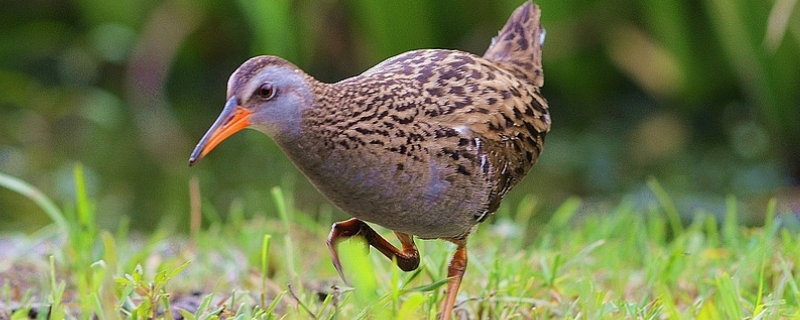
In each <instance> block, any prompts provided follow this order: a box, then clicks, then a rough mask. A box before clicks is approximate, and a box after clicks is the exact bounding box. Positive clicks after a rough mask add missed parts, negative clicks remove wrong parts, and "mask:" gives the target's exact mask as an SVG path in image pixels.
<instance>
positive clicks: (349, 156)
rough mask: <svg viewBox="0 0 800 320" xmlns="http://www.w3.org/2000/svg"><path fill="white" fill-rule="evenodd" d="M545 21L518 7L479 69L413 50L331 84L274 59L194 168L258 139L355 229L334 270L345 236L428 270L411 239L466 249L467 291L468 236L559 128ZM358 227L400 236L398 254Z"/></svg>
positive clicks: (338, 228)
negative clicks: (272, 145)
mask: <svg viewBox="0 0 800 320" xmlns="http://www.w3.org/2000/svg"><path fill="white" fill-rule="evenodd" d="M539 14H540V13H539V9H538V7H536V6H535V5H533V4H532V3H530V2H528V3H526V4H524V5H523V6H521V7H520V8H518V9H517V10H516V11H515V12H514V13H513V14H512V16H511V18H509V21H508V23H507V24H506V26H505V27H504V28H503V29H502V30H501V31H500V33H499V34H498V36H497V37H495V38H494V39H493V40H492V44H491V45H490V47H489V49H488V50H487V52H486V53H485V54H484V55H483V56H482V57H481V56H477V55H474V54H471V53H467V52H463V51H458V50H444V49H427V50H415V51H410V52H406V53H403V54H400V55H397V56H395V57H392V58H389V59H387V60H385V61H383V62H381V63H380V64H378V65H376V66H374V67H372V68H370V69H369V70H367V71H365V72H363V73H362V74H360V75H357V76H354V77H352V78H348V79H345V80H342V81H340V82H337V83H332V84H328V83H322V82H319V81H317V80H316V79H314V78H313V77H312V76H310V75H308V74H306V73H305V72H303V71H302V70H301V69H299V68H298V67H296V66H294V65H292V64H291V63H289V62H287V61H285V60H283V59H281V58H278V57H273V56H260V57H255V58H252V59H250V60H248V61H247V62H245V63H244V64H243V65H242V66H241V67H239V69H238V70H237V71H236V72H235V73H234V74H233V75H232V76H231V78H230V80H229V82H228V103H227V104H226V107H225V110H224V111H223V114H222V115H221V116H220V118H219V119H218V120H217V123H215V124H214V126H213V127H212V129H211V130H209V133H208V134H207V136H206V137H204V138H203V140H201V142H200V144H198V148H197V149H196V151H195V153H194V154H193V156H192V160H191V161H192V163H193V162H194V161H196V160H198V159H199V158H200V157H202V156H203V155H205V154H206V153H207V152H208V151H210V149H211V148H213V147H214V146H215V145H216V144H217V143H219V141H222V139H224V138H225V137H227V136H229V135H230V134H232V133H233V132H236V131H238V130H240V129H242V128H245V127H251V128H255V129H257V130H260V131H262V132H264V133H266V134H267V135H269V136H271V137H272V138H273V139H274V140H275V141H276V142H277V144H278V145H279V146H280V147H281V148H282V149H283V151H284V152H285V153H286V154H287V155H288V156H289V158H291V160H292V161H293V162H294V163H295V164H296V165H297V167H298V168H299V169H300V170H301V171H302V172H303V173H304V174H305V175H306V176H307V177H308V179H309V180H310V181H311V182H312V183H313V184H314V185H315V186H316V187H317V188H318V189H319V190H320V191H321V192H322V193H323V194H324V195H325V196H326V197H327V198H328V199H330V200H331V202H333V203H334V204H336V205H337V206H338V207H339V208H341V209H342V210H344V211H345V212H347V213H349V214H351V215H353V216H354V217H356V218H357V219H359V220H350V221H348V222H344V223H340V224H336V225H334V228H333V230H332V232H331V238H330V239H331V240H330V241H329V245H330V247H331V253H332V254H333V258H334V264H335V266H336V267H337V269H340V267H339V265H338V255H337V254H336V250H335V242H336V239H338V238H340V237H349V236H353V235H357V234H358V235H362V236H365V237H366V238H367V239H368V241H370V244H372V245H373V246H375V247H376V248H378V249H379V250H380V251H381V252H382V253H384V254H385V255H387V256H394V257H397V258H398V264H399V265H400V266H401V268H404V269H406V268H408V269H413V268H416V266H417V265H418V263H419V258H418V255H416V247H414V245H413V237H412V236H418V237H420V238H428V239H429V238H441V239H446V240H450V241H452V242H454V243H456V244H457V245H458V246H459V249H458V250H457V253H456V256H455V257H454V259H453V263H452V264H451V267H450V269H449V273H454V275H453V276H458V277H459V280H458V281H459V282H460V274H463V268H461V269H459V266H460V265H462V262H463V267H465V266H466V252H465V251H462V250H464V245H465V243H466V238H467V236H468V235H469V234H470V232H471V231H472V230H473V229H474V227H475V226H476V225H477V224H478V223H480V222H482V221H485V220H486V219H487V217H489V216H491V214H493V213H494V212H495V211H496V210H497V209H498V207H499V205H500V202H501V200H502V199H503V197H504V196H505V195H506V194H507V193H508V191H509V190H511V188H512V187H514V185H516V184H517V183H518V182H519V181H520V180H521V179H522V178H523V177H524V176H525V175H526V174H527V173H528V172H529V171H530V169H531V166H532V165H533V164H534V163H535V162H536V160H537V159H538V157H539V155H540V153H541V152H542V147H543V146H544V139H545V136H546V134H547V132H548V131H549V130H550V115H549V112H548V107H547V102H546V101H545V99H544V97H542V95H541V92H540V87H541V86H542V85H543V83H544V80H543V73H542V63H541V46H542V44H543V42H544V30H543V29H541V28H540V26H539ZM217 132H220V133H219V134H217ZM207 145H210V146H207ZM361 220H363V221H367V222H372V223H376V224H379V225H382V226H384V227H386V228H388V229H391V230H394V231H395V233H396V234H397V235H398V238H399V239H400V240H401V243H402V244H403V249H402V250H400V249H397V248H394V247H393V246H392V245H391V244H388V243H384V242H385V240H383V239H382V238H380V236H377V234H375V233H374V231H371V229H370V228H369V227H368V226H366V224H364V223H363V222H361ZM381 241H383V242H381ZM460 257H463V261H462V258H460ZM459 270H460V274H459ZM453 285H455V289H457V287H458V283H455V284H453V283H451V286H453ZM451 289H453V288H451ZM454 299H455V296H453V297H450V296H448V300H447V301H448V303H449V305H450V308H452V302H453V301H451V300H454ZM445 310H447V308H445Z"/></svg>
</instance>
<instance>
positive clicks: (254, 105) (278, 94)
mask: <svg viewBox="0 0 800 320" xmlns="http://www.w3.org/2000/svg"><path fill="white" fill-rule="evenodd" d="M313 81H314V80H313V78H311V77H310V76H308V75H307V74H306V73H304V72H303V71H302V70H300V68H298V67H296V66H295V65H293V64H291V63H290V62H288V61H286V60H283V59H281V58H278V57H274V56H259V57H254V58H251V59H250V60H247V61H246V62H245V63H243V64H242V65H241V66H240V67H239V68H238V69H236V71H235V72H234V73H233V74H232V75H231V77H230V79H228V100H227V102H226V103H225V108H223V109H222V113H221V114H220V115H219V117H217V120H216V121H214V124H213V125H211V128H209V129H208V132H206V134H205V135H204V136H203V138H202V139H201V140H200V142H199V143H198V144H197V147H195V149H194V152H192V155H191V157H190V158H189V165H194V164H195V163H196V162H197V161H200V159H202V158H203V157H204V156H205V155H206V154H208V153H209V152H211V150H212V149H214V147H216V146H217V145H218V144H219V143H220V142H222V141H223V140H225V139H226V138H228V137H230V136H231V135H233V134H234V133H236V132H239V131H241V130H242V129H245V128H253V129H256V130H258V131H261V132H263V133H265V134H267V135H268V136H270V137H272V138H273V139H281V138H286V137H291V136H295V135H296V134H298V133H299V130H300V115H301V111H302V109H303V108H306V107H309V106H311V105H312V104H313V101H314V100H313V99H314V98H313V97H314V96H313V92H312V86H313V85H314V83H312V82H313Z"/></svg>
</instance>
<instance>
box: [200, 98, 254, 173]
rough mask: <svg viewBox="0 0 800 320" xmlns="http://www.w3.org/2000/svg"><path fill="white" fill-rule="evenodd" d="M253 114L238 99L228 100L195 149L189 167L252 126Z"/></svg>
mask: <svg viewBox="0 0 800 320" xmlns="http://www.w3.org/2000/svg"><path fill="white" fill-rule="evenodd" d="M252 114H253V112H252V111H250V110H247V109H245V108H242V107H241V106H239V104H238V103H237V101H236V97H231V98H230V99H228V102H226V103H225V108H224V109H222V113H220V115H219V117H217V120H216V121H214V124H213V125H211V128H209V129H208V132H206V134H205V135H204V136H203V139H200V142H199V143H197V146H196V147H195V148H194V152H192V156H191V157H189V166H192V165H194V164H195V163H197V161H200V159H202V158H203V157H205V156H206V155H207V154H208V153H209V152H211V150H213V149H214V147H216V146H217V145H218V144H219V143H220V142H222V141H223V140H225V139H227V138H228V137H230V136H231V135H233V134H234V133H237V132H239V131H241V130H242V129H244V128H247V127H248V126H249V125H250V116H251V115H252Z"/></svg>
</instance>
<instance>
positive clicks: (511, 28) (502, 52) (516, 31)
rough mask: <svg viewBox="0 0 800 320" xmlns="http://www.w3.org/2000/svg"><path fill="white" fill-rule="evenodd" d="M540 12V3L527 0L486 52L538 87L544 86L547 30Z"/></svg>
mask: <svg viewBox="0 0 800 320" xmlns="http://www.w3.org/2000/svg"><path fill="white" fill-rule="evenodd" d="M540 15H541V11H540V10H539V6H537V5H535V4H533V3H532V2H531V1H528V2H525V4H523V5H521V6H520V7H519V8H517V10H514V13H512V14H511V17H510V18H508V22H506V25H505V27H503V29H502V30H500V33H499V34H498V35H497V37H494V38H492V44H491V45H490V46H489V49H487V50H486V53H485V54H484V55H483V57H484V58H486V59H489V60H492V61H494V62H496V63H498V64H500V65H502V66H503V67H505V68H506V69H508V71H511V72H512V73H514V74H515V75H516V76H518V77H521V78H523V79H527V80H528V81H530V82H531V83H532V84H533V85H535V86H537V87H541V86H542V85H544V75H543V72H542V45H543V44H544V35H545V31H544V29H543V28H542V26H541V25H540V24H539V16H540Z"/></svg>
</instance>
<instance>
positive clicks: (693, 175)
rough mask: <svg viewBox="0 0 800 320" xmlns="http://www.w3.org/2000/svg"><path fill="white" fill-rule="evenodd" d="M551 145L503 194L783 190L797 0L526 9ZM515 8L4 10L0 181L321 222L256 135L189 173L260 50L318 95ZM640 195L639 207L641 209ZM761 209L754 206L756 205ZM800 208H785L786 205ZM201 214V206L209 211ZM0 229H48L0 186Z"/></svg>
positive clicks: (278, 4) (310, 5)
mask: <svg viewBox="0 0 800 320" xmlns="http://www.w3.org/2000/svg"><path fill="white" fill-rule="evenodd" d="M538 3H539V5H540V6H541V7H542V10H543V18H542V20H543V25H544V26H545V27H546V29H547V41H546V45H545V48H544V51H545V52H544V58H545V61H544V66H545V75H546V77H545V78H546V85H545V87H544V89H543V91H544V93H545V95H546V97H547V98H548V99H549V101H550V107H551V111H552V114H553V119H554V126H553V131H552V132H551V134H550V135H549V136H548V141H547V147H546V148H545V150H546V151H545V152H544V153H543V157H542V158H541V160H540V163H539V164H538V165H537V166H535V167H534V171H533V172H532V173H531V175H530V177H528V178H527V179H526V180H525V181H524V182H523V184H522V185H520V186H519V187H517V189H516V190H515V191H514V192H513V193H512V194H511V197H512V198H515V197H519V196H521V195H524V194H527V193H535V194H537V195H538V197H539V199H540V200H541V202H543V203H545V204H559V203H562V202H563V201H564V199H565V198H566V197H567V196H569V195H573V194H578V195H583V196H588V198H589V199H591V198H593V197H602V198H608V197H616V196H617V195H619V194H634V195H637V194H645V193H646V192H644V191H643V190H645V189H646V187H645V184H646V181H647V177H648V176H655V178H656V179H658V180H660V181H661V182H662V183H663V184H664V185H665V187H666V188H667V189H669V190H673V191H674V192H677V193H678V194H684V195H685V196H684V197H679V198H680V199H681V201H680V202H682V203H684V204H685V205H690V206H693V205H701V206H716V205H719V204H721V203H724V194H727V193H733V194H736V195H737V196H740V197H743V198H744V199H756V200H758V199H761V198H764V197H766V196H773V195H778V196H779V197H782V198H783V199H785V201H782V202H781V203H784V204H785V205H788V208H789V209H791V208H792V199H794V198H796V197H793V196H792V195H793V194H796V192H794V191H793V189H792V186H795V185H797V183H798V178H800V59H798V57H800V14H799V13H800V8H798V5H797V1H796V0H696V1H690V0H675V1H659V0H611V1H597V0H541V1H539V2H538ZM519 4H521V1H519V0H513V1H511V0H502V1H493V2H490V3H484V2H473V1H457V0H443V1H435V0H408V1H372V0H325V1H300V0H295V1H289V0H269V1H266V0H264V1H256V0H238V1H234V2H229V1H221V0H196V1H193V0H166V1H156V0H142V1H133V0H124V1H101V0H73V1H45V0H33V1H4V2H3V4H2V6H3V10H2V11H0V25H2V26H3V27H2V30H0V172H3V173H6V174H10V175H12V176H16V177H19V178H21V179H23V180H26V181H29V182H31V183H32V184H33V185H35V186H37V187H38V188H40V189H42V190H43V191H44V192H45V193H46V194H49V195H56V197H57V199H59V200H60V201H61V202H62V203H69V202H70V199H72V197H73V194H74V190H72V188H73V187H72V186H73V184H72V182H71V181H72V180H71V179H72V173H71V172H72V168H73V167H74V165H75V162H81V163H82V164H83V166H84V170H85V174H86V177H87V181H86V183H87V188H89V193H90V194H92V195H94V196H95V197H96V198H97V199H98V202H97V207H98V208H97V210H98V212H99V213H100V214H99V215H98V217H97V219H98V223H100V224H104V225H107V226H109V225H116V223H117V221H118V220H119V219H120V217H121V216H129V217H130V218H131V221H132V225H133V226H134V227H139V228H149V227H151V226H152V225H153V223H155V222H157V221H163V220H164V219H166V220H167V221H174V222H181V223H183V222H184V221H186V219H187V218H186V215H187V214H186V213H187V212H188V210H189V209H188V208H189V204H188V202H189V200H188V181H189V179H190V177H191V176H197V177H198V178H199V181H200V184H201V189H202V190H203V195H204V196H205V198H206V200H208V201H209V202H210V204H212V205H213V207H215V208H227V207H229V206H231V204H232V203H235V202H237V201H241V202H239V203H243V204H244V206H245V208H246V211H247V212H256V211H261V210H266V209H265V208H273V207H274V205H273V204H272V203H271V201H272V200H271V199H270V197H269V195H268V190H269V188H270V187H272V186H274V185H281V186H283V187H284V188H288V189H289V190H295V191H294V194H295V196H296V198H297V200H296V202H297V206H298V207H299V208H301V209H303V210H304V211H307V212H311V213H312V214H313V213H321V214H331V213H332V214H334V215H343V213H341V212H338V211H337V210H335V209H333V208H332V207H331V206H330V205H329V204H327V202H326V201H324V199H323V198H322V197H321V196H320V195H319V194H318V193H317V192H316V191H314V190H313V188H312V187H311V186H310V185H309V184H308V183H307V182H306V181H305V179H304V178H302V175H301V174H299V172H298V171H297V170H296V169H294V167H293V166H292V165H291V163H289V162H288V161H287V160H286V158H285V157H284V156H283V155H282V154H281V152H280V151H279V150H278V149H277V147H276V146H275V145H274V144H273V143H272V142H271V141H270V140H269V139H268V138H267V137H265V136H263V135H261V134H259V133H257V132H254V131H248V132H245V133H242V134H238V135H236V136H235V137H233V138H231V139H229V140H228V141H226V142H225V143H223V144H222V145H221V146H220V147H218V148H217V149H216V150H215V151H214V152H213V153H212V154H211V155H210V156H209V157H208V158H207V159H205V160H204V161H203V162H202V163H200V165H199V166H196V167H194V168H189V167H188V166H187V159H188V156H189V153H190V152H191V150H192V148H193V147H194V144H195V143H196V142H197V141H198V140H199V138H200V137H201V136H202V134H203V133H204V132H205V130H206V129H207V128H208V126H210V124H211V123H212V122H213V120H214V118H215V117H216V116H217V114H218V112H219V111H220V110H221V108H222V104H223V103H224V96H225V83H226V81H227V77H228V75H229V74H230V73H231V72H232V71H233V70H235V68H236V67H237V66H238V65H239V64H240V63H242V62H243V61H244V60H246V59H247V58H249V57H251V56H253V55H258V54H275V55H280V56H282V57H285V58H287V59H288V60H290V61H292V62H294V63H296V64H298V65H299V66H300V67H302V68H303V69H305V70H307V71H308V72H309V73H310V74H312V75H314V76H316V77H318V78H319V79H321V80H325V81H337V80H340V79H343V78H345V77H348V76H352V75H355V74H358V73H360V72H362V71H363V70H365V69H366V68H368V67H369V66H372V65H374V64H375V63H377V62H379V61H381V60H383V59H385V58H387V57H389V56H392V55H394V54H397V53H400V52H403V51H407V50H410V49H415V48H425V47H443V48H457V49H462V50H465V51H470V52H475V53H478V54H481V53H482V52H483V51H484V50H485V48H486V47H487V46H488V44H489V41H490V38H491V37H492V36H494V35H495V34H496V32H497V30H499V29H500V28H501V27H502V25H503V23H504V22H505V19H506V18H507V17H508V15H509V14H510V13H511V11H512V10H513V9H514V8H515V7H516V6H518V5H519ZM642 197H645V196H642ZM756 202H758V201H756ZM797 202H798V201H797V200H795V202H794V203H795V207H794V210H795V212H797V211H798V209H797V208H798V207H800V205H797ZM206 207H208V206H206ZM0 221H2V223H0V229H6V230H10V229H18V230H19V229H21V230H34V229H36V228H38V227H39V226H41V225H44V224H46V223H47V222H48V219H47V216H46V215H44V214H43V213H41V212H40V211H39V210H38V209H37V207H36V206H35V204H33V203H29V201H26V200H25V199H24V198H22V197H21V196H19V195H17V194H15V193H12V192H9V191H8V190H0Z"/></svg>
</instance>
